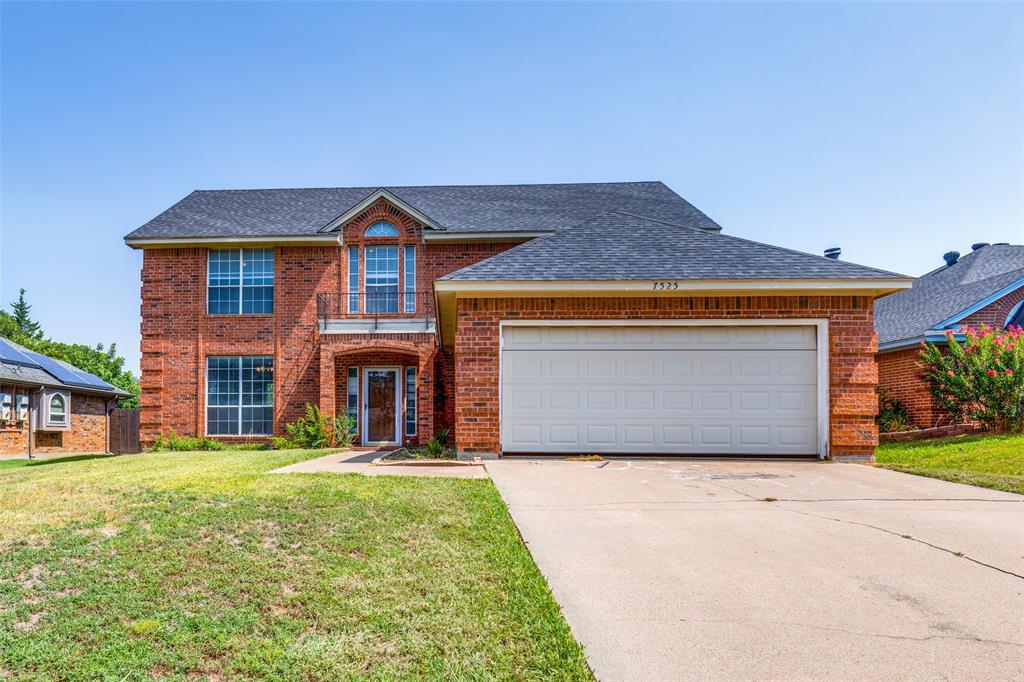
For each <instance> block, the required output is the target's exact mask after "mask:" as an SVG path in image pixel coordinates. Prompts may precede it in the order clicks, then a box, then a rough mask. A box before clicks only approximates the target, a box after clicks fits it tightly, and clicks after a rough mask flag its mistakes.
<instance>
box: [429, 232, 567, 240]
mask: <svg viewBox="0 0 1024 682" xmlns="http://www.w3.org/2000/svg"><path fill="white" fill-rule="evenodd" d="M549 234H554V231H552V230H521V231H516V230H492V231H490V232H483V231H481V232H424V233H423V241H425V242H466V241H476V240H480V239H490V240H506V241H515V240H518V239H533V238H534V237H546V236H548V235H549Z"/></svg>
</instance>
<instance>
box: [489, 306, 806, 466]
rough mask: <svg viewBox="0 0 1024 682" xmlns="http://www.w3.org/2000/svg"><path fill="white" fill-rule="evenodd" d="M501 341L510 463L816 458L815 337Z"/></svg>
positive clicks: (712, 332)
mask: <svg viewBox="0 0 1024 682" xmlns="http://www.w3.org/2000/svg"><path fill="white" fill-rule="evenodd" d="M552 330H557V332H556V331H552ZM504 333H505V334H507V336H504V335H503V351H502V389H501V390H502V415H501V439H502V448H503V450H505V451H507V452H552V453H561V452H623V453H649V454H656V453H678V454H751V455H771V454H814V453H816V452H817V450H818V443H817V440H818V432H817V429H818V424H817V378H816V371H817V352H816V350H815V349H814V344H815V335H816V332H815V329H814V328H813V327H785V326H766V327H736V328H731V327H693V328H688V327H666V328H660V327H624V328H616V327H595V328H589V327H579V328H573V327H565V328H557V327H553V328H550V329H549V328H545V327H536V328H532V327H523V328H519V327H508V328H505V329H504ZM716 344H717V346H716Z"/></svg>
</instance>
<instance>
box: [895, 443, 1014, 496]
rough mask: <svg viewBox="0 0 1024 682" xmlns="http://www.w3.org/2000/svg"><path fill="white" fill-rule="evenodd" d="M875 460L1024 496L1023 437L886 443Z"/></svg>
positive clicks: (911, 471) (905, 469) (932, 475)
mask: <svg viewBox="0 0 1024 682" xmlns="http://www.w3.org/2000/svg"><path fill="white" fill-rule="evenodd" d="M875 460H876V462H877V463H878V464H879V465H881V466H884V467H886V468H888V469H895V470H896V471H905V472H907V473H911V474H920V475H921V476H931V477H933V478H941V479H945V480H947V481H954V482H956V483H969V484H971V485H980V486H984V487H986V488H995V489H996V490H1007V491H1009V492H1013V493H1019V494H1021V495H1024V436H975V437H960V438H945V439H942V440H933V441H920V442H916V443H913V442H911V443H883V444H881V445H879V446H878V450H877V451H876V453H875Z"/></svg>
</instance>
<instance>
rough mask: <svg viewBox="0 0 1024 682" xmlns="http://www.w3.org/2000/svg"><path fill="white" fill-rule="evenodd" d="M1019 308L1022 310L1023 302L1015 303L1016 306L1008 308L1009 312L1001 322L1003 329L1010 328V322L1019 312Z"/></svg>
mask: <svg viewBox="0 0 1024 682" xmlns="http://www.w3.org/2000/svg"><path fill="white" fill-rule="evenodd" d="M1021 308H1024V301H1017V304H1016V305H1015V306H1013V307H1012V308H1010V312H1009V313H1007V315H1006V319H1005V320H1004V321H1003V329H1006V328H1007V327H1009V326H1010V320H1012V319H1013V318H1014V317H1015V316H1016V315H1017V313H1019V312H1020V309H1021Z"/></svg>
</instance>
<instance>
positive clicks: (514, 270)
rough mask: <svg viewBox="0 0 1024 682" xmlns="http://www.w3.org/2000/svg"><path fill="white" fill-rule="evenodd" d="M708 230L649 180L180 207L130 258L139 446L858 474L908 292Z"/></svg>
mask: <svg viewBox="0 0 1024 682" xmlns="http://www.w3.org/2000/svg"><path fill="white" fill-rule="evenodd" d="M720 230H721V228H720V227H719V226H718V225H717V224H716V223H715V222H714V221H713V220H711V219H710V218H708V217H707V216H706V215H704V214H703V213H702V212H700V211H699V210H697V209H696V208H694V207H693V206H692V205H691V204H689V203H688V202H687V201H686V200H684V199H683V198H682V197H680V196H679V195H677V194H676V193H674V192H673V191H672V190H670V189H669V188H668V187H666V186H665V185H664V184H662V183H660V182H635V183H604V184H565V185H500V186H454V187H453V186H436V187H389V188H335V189H275V190H225V191H197V192H193V193H192V194H190V195H188V196H187V197H185V198H184V199H182V200H181V201H180V202H178V203H177V204H175V205H174V206H172V207H171V208H169V209H168V210H166V211H165V212H164V213H162V214H160V215H159V216H157V217H156V218H154V219H153V220H151V221H150V222H148V223H146V224H145V225H143V226H142V227H140V228H139V229H137V230H135V231H134V232H132V233H131V234H129V235H128V236H127V237H126V238H125V241H126V243H127V244H128V245H130V246H132V247H134V248H139V249H143V250H144V254H143V266H142V380H141V381H142V411H143V414H142V429H143V439H144V440H152V439H153V438H154V437H155V436H156V435H157V434H159V433H164V432H168V431H170V430H171V429H174V430H175V431H177V432H178V433H180V434H187V435H194V434H206V435H209V436H214V437H218V438H224V439H232V438H255V437H266V436H268V435H270V434H279V433H282V432H283V429H284V426H285V424H286V423H288V422H290V421H292V420H294V419H295V418H296V417H298V416H300V415H301V414H302V412H303V407H304V405H305V404H306V403H313V404H317V405H319V406H320V408H321V409H322V410H323V412H324V413H326V414H328V415H333V414H337V413H339V412H347V413H349V414H351V415H352V416H353V417H354V418H355V419H356V422H357V425H358V426H357V431H358V434H357V435H358V442H359V443H361V444H363V445H369V446H386V445H390V444H396V443H411V444H419V443H423V442H425V441H426V440H427V439H429V438H430V436H431V435H432V434H433V433H435V432H436V431H437V430H438V429H441V428H446V429H452V430H453V433H452V435H453V437H454V441H455V444H456V446H457V449H458V451H459V453H460V455H463V456H470V455H476V456H493V455H496V454H499V453H591V452H602V453H643V454H655V453H657V454H700V455H703V454H708V455H726V454H739V455H819V456H822V457H826V456H829V455H832V456H843V455H849V456H870V455H871V454H872V453H873V452H874V448H875V445H876V443H877V436H878V433H877V429H876V427H875V423H874V415H875V411H876V400H875V386H876V376H877V375H876V368H875V352H876V343H875V333H874V326H873V306H874V300H875V298H877V297H878V296H882V295H885V294H888V293H891V292H893V291H898V290H901V289H904V288H907V287H909V286H910V279H909V278H907V277H905V276H902V275H896V274H893V273H890V272H885V271H881V270H875V269H872V268H867V267H862V266H859V265H853V264H850V263H845V262H840V261H837V260H833V259H830V258H824V257H821V256H813V255H808V254H804V253H799V252H795V251H791V250H788V249H783V248H779V247H775V246H768V245H765V244H759V243H756V242H752V241H747V240H745V239H737V238H734V237H729V236H724V235H721V234H719V232H720Z"/></svg>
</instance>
